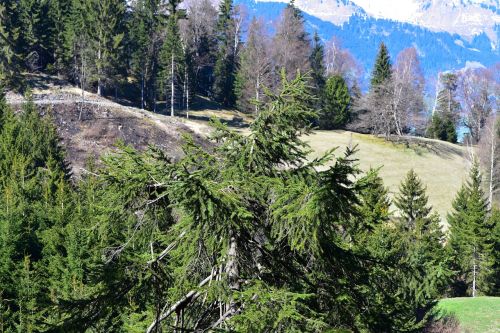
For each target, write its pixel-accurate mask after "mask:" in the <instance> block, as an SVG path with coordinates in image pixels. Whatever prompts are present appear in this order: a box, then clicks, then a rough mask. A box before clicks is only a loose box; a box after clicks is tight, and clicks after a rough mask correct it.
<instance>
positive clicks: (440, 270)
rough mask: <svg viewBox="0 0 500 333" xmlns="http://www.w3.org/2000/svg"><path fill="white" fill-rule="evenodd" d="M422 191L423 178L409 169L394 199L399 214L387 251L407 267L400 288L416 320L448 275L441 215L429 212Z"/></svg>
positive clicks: (422, 316)
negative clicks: (390, 246) (413, 310)
mask: <svg viewBox="0 0 500 333" xmlns="http://www.w3.org/2000/svg"><path fill="white" fill-rule="evenodd" d="M425 192H426V189H425V187H424V186H423V184H422V181H421V180H420V179H419V177H418V176H417V174H416V173H415V172H414V171H413V170H410V171H409V172H408V174H407V175H406V178H405V179H404V180H403V181H402V183H401V185H400V188H399V194H398V195H396V198H395V200H394V203H395V206H396V207H397V208H398V210H399V214H400V218H399V219H398V221H397V224H396V228H395V229H394V230H393V231H392V232H391V233H392V235H393V236H392V237H394V238H393V245H392V246H393V248H392V249H391V250H390V251H389V253H393V255H395V257H394V260H397V261H399V264H400V265H401V266H403V267H407V269H408V271H407V272H404V273H402V276H401V280H402V285H401V286H400V287H399V289H400V290H401V291H402V290H406V291H405V292H403V293H404V294H405V299H407V300H408V302H410V304H414V305H413V306H415V307H416V311H415V315H416V317H415V320H416V321H417V322H419V321H422V320H424V321H425V318H428V315H429V310H430V309H431V308H432V307H433V306H434V304H435V301H436V300H437V299H438V298H439V297H440V296H441V295H442V294H443V292H444V290H445V288H446V286H447V284H448V282H449V277H450V275H451V272H450V271H449V270H448V268H447V265H448V259H447V256H446V252H445V251H444V247H443V242H444V233H443V231H442V230H441V226H440V224H439V222H440V218H439V215H437V214H432V213H431V207H430V206H428V197H427V195H426V193H425ZM398 274H399V273H398Z"/></svg>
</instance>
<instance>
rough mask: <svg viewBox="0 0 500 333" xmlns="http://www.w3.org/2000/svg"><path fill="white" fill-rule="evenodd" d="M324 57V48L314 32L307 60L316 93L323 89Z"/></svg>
mask: <svg viewBox="0 0 500 333" xmlns="http://www.w3.org/2000/svg"><path fill="white" fill-rule="evenodd" d="M324 58H325V48H324V46H323V44H322V43H321V39H320V38H319V35H318V32H317V31H316V32H315V33H314V37H313V47H312V52H311V56H310V58H309V62H310V63H311V76H312V80H313V85H314V87H315V88H316V90H317V94H318V95H319V94H320V92H321V91H322V90H323V88H324V86H325V81H326V79H325V73H326V68H325V65H324Z"/></svg>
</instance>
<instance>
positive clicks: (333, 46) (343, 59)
mask: <svg viewBox="0 0 500 333" xmlns="http://www.w3.org/2000/svg"><path fill="white" fill-rule="evenodd" d="M325 67H326V75H327V76H334V75H339V76H342V77H343V78H344V80H346V82H347V85H348V87H349V90H350V91H351V90H352V88H353V87H354V86H358V85H359V83H358V80H359V78H360V77H361V75H362V74H363V69H362V67H361V65H360V64H359V63H358V62H357V61H356V59H355V58H354V56H353V55H352V54H351V52H349V50H347V49H344V48H342V45H341V43H340V41H339V40H338V39H337V38H336V37H333V38H332V39H330V40H329V41H328V42H327V43H326V45H325Z"/></svg>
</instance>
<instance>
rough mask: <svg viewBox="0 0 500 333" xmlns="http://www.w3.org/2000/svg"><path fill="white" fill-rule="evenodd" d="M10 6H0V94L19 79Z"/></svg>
mask: <svg viewBox="0 0 500 333" xmlns="http://www.w3.org/2000/svg"><path fill="white" fill-rule="evenodd" d="M11 6H12V5H10V6H7V7H6V6H5V5H4V4H0V94H3V93H4V89H5V88H6V87H7V86H8V85H11V84H13V85H15V83H16V81H18V77H19V59H18V57H17V55H16V53H15V49H14V46H15V44H16V40H17V36H18V29H17V28H14V27H13V26H12V22H11V20H12V16H13V10H12V7H11Z"/></svg>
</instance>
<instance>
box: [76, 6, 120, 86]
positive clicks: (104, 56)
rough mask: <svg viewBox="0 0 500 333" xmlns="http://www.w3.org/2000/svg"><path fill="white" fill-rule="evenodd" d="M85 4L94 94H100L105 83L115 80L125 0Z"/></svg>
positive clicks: (85, 27) (86, 30)
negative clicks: (94, 70)
mask: <svg viewBox="0 0 500 333" xmlns="http://www.w3.org/2000/svg"><path fill="white" fill-rule="evenodd" d="M84 5H85V7H84V8H83V10H85V26H84V29H85V31H84V32H83V33H87V34H88V36H89V42H90V47H91V50H92V51H93V56H94V57H93V59H92V60H93V61H94V62H95V67H96V73H95V80H96V81H97V94H98V95H102V94H103V89H104V87H105V86H107V85H109V84H110V83H112V82H115V81H116V78H115V77H113V76H114V74H116V73H115V72H114V69H115V68H116V67H114V66H113V65H116V60H117V57H118V55H119V50H120V48H121V46H122V40H123V37H124V33H123V30H122V28H123V19H124V13H125V6H126V2H125V1H124V0H88V1H85V2H84Z"/></svg>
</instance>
